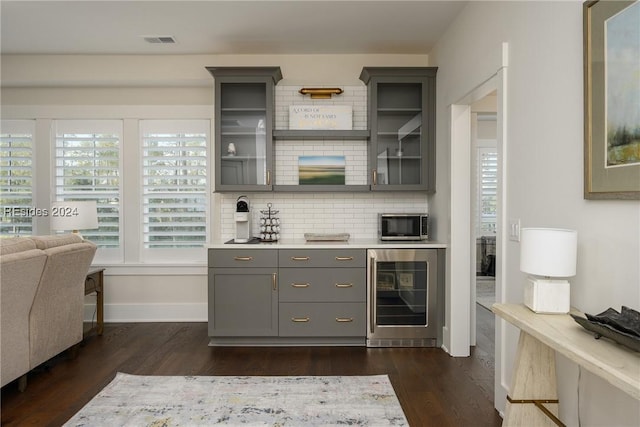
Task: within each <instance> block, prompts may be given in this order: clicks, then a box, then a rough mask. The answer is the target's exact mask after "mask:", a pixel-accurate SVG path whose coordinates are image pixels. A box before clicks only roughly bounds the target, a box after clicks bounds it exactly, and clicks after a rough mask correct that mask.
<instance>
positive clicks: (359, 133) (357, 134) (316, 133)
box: [273, 129, 371, 140]
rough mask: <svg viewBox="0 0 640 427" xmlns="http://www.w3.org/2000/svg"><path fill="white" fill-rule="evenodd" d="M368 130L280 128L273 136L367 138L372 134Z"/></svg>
mask: <svg viewBox="0 0 640 427" xmlns="http://www.w3.org/2000/svg"><path fill="white" fill-rule="evenodd" d="M370 134H371V133H370V132H369V131H368V130H366V129H365V130H305V129H300V130H298V129H279V130H274V131H273V137H274V138H276V139H281V140H295V139H334V140H341V139H343V140H354V139H367V138H369V136H370Z"/></svg>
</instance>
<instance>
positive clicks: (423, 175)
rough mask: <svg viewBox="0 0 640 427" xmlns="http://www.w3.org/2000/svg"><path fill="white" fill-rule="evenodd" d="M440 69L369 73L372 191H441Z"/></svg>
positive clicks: (366, 75)
mask: <svg viewBox="0 0 640 427" xmlns="http://www.w3.org/2000/svg"><path fill="white" fill-rule="evenodd" d="M436 72H437V68H436V67H365V68H363V69H362V73H361V74H360V80H362V81H363V82H364V83H365V84H367V87H368V93H367V98H368V102H369V104H368V123H369V128H370V129H371V141H370V150H369V167H370V168H371V174H370V183H371V190H372V191H402V190H412V191H414V190H427V191H430V192H433V191H435V107H436V106H435V97H436V92H435V90H436V86H435V83H436Z"/></svg>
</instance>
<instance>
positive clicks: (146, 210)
mask: <svg viewBox="0 0 640 427" xmlns="http://www.w3.org/2000/svg"><path fill="white" fill-rule="evenodd" d="M209 126H210V125H209V121H208V120H173V121H167V120H143V121H141V122H140V132H141V139H142V204H143V206H142V234H143V249H144V250H154V249H173V250H172V251H170V253H171V254H173V255H172V256H174V257H175V256H177V257H178V258H181V257H184V255H185V254H184V252H183V251H181V254H182V256H181V254H179V253H176V251H175V249H181V250H183V249H189V248H203V247H204V245H205V243H206V242H207V223H208V221H207V218H208V211H209V209H208V205H209V190H208V184H207V175H208V174H207V152H208V145H209V142H208V141H209ZM143 252H144V251H143ZM200 252H201V251H200Z"/></svg>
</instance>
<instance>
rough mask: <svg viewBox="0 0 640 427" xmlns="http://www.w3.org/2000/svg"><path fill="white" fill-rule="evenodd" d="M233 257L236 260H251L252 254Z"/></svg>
mask: <svg viewBox="0 0 640 427" xmlns="http://www.w3.org/2000/svg"><path fill="white" fill-rule="evenodd" d="M233 259H235V260H236V261H253V257H252V256H236V257H233Z"/></svg>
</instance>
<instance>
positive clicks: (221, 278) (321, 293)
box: [208, 248, 366, 345]
mask: <svg viewBox="0 0 640 427" xmlns="http://www.w3.org/2000/svg"><path fill="white" fill-rule="evenodd" d="M208 281H209V284H208V291H209V295H208V301H209V307H208V309H209V328H208V332H209V336H210V337H212V345H216V344H222V345H232V344H249V345H250V344H294V345H295V344H306V345H313V344H332V343H334V344H341V345H354V344H355V345H364V343H365V336H366V250H364V249H360V250H353V249H336V250H334V249H275V248H269V249H242V250H240V249H235V248H233V249H209V277H208Z"/></svg>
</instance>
